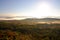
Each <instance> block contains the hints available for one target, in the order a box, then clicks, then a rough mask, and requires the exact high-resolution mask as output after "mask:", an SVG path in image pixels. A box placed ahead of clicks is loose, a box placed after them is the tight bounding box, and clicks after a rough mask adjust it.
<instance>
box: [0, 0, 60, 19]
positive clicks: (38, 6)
mask: <svg viewBox="0 0 60 40" xmlns="http://www.w3.org/2000/svg"><path fill="white" fill-rule="evenodd" d="M59 16H60V0H0V19H23V18H27V17H36V18H41V17H59Z"/></svg>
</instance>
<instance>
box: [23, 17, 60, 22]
mask: <svg viewBox="0 0 60 40" xmlns="http://www.w3.org/2000/svg"><path fill="white" fill-rule="evenodd" d="M24 20H26V21H36V22H38V21H56V20H57V21H58V20H60V19H58V18H41V19H38V18H27V19H24Z"/></svg>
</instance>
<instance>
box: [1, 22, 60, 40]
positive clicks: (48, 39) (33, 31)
mask: <svg viewBox="0 0 60 40" xmlns="http://www.w3.org/2000/svg"><path fill="white" fill-rule="evenodd" d="M0 40H60V24H35V25H28V24H19V23H10V22H0Z"/></svg>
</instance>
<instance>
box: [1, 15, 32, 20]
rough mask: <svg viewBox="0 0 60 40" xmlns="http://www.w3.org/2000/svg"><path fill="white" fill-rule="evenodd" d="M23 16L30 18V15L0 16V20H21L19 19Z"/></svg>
mask: <svg viewBox="0 0 60 40" xmlns="http://www.w3.org/2000/svg"><path fill="white" fill-rule="evenodd" d="M25 18H31V17H30V16H29V17H28V16H0V20H13V19H15V20H18V19H19V20H21V19H25Z"/></svg>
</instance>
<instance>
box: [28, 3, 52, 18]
mask: <svg viewBox="0 0 60 40" xmlns="http://www.w3.org/2000/svg"><path fill="white" fill-rule="evenodd" d="M51 6H52V5H50V4H49V3H47V2H41V3H38V4H37V5H36V8H35V10H32V13H30V14H29V16H32V17H36V18H41V17H47V16H52V15H53V12H52V8H51Z"/></svg>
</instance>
